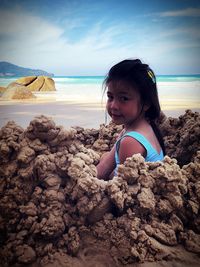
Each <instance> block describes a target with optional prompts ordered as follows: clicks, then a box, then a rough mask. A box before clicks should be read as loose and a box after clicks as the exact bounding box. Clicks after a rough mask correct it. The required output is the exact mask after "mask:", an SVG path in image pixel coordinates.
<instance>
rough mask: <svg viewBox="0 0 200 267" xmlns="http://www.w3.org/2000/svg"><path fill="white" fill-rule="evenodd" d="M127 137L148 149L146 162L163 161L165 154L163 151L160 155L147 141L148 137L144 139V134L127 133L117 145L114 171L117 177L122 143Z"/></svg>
mask: <svg viewBox="0 0 200 267" xmlns="http://www.w3.org/2000/svg"><path fill="white" fill-rule="evenodd" d="M125 136H130V137H132V138H134V139H135V140H137V141H138V142H140V144H142V145H143V147H144V148H145V149H146V157H145V161H150V162H155V161H161V160H163V158H164V154H163V150H162V149H161V151H160V153H158V152H157V151H156V149H155V148H154V147H153V146H152V145H151V143H150V142H149V141H148V140H147V139H146V137H144V136H143V135H142V134H140V133H138V132H135V131H131V132H127V133H125V134H124V135H123V136H122V137H121V138H120V139H119V140H117V142H116V144H115V163H116V168H115V171H114V173H115V175H116V173H117V168H118V165H119V164H120V160H119V155H118V152H119V147H120V142H121V140H122V139H123V138H124V137H125Z"/></svg>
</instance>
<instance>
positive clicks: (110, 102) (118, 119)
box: [106, 82, 145, 127]
mask: <svg viewBox="0 0 200 267" xmlns="http://www.w3.org/2000/svg"><path fill="white" fill-rule="evenodd" d="M107 97H108V99H107V104H106V108H107V111H108V114H109V115H110V117H111V118H112V121H113V122H114V123H116V124H124V126H125V127H126V126H127V127H128V126H131V124H132V123H133V122H134V121H135V120H136V119H138V118H139V117H142V116H143V115H144V110H145V108H144V107H143V105H142V103H141V98H140V94H139V93H138V91H137V90H136V89H134V88H132V87H130V86H129V85H127V84H126V83H124V82H110V83H109V84H108V90H107Z"/></svg>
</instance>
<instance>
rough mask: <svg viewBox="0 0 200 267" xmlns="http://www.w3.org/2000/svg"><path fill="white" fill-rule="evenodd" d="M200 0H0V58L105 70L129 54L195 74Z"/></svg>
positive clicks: (199, 64)
mask: <svg viewBox="0 0 200 267" xmlns="http://www.w3.org/2000/svg"><path fill="white" fill-rule="evenodd" d="M199 55H200V1H199V0H168V1H164V0H148V1H146V0H143V1H142V0H120V1H118V0H100V1H98V0H95V1H94V0H56V1H52V0H12V1H11V0H0V61H7V62H10V63H13V64H16V65H19V66H22V67H27V68H34V69H42V70H46V71H48V72H51V73H54V75H67V76H70V75H106V73H107V72H108V70H109V68H110V67H111V66H112V65H114V64H116V63H117V62H119V61H121V60H123V59H127V58H140V59H141V60H142V61H143V62H145V63H147V64H149V65H150V66H151V67H152V69H153V70H154V71H155V73H156V74H163V75H164V74H197V73H200V56H199Z"/></svg>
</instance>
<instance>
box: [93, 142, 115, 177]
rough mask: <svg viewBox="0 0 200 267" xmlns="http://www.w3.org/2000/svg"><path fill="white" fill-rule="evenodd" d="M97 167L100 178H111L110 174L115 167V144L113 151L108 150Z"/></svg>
mask: <svg viewBox="0 0 200 267" xmlns="http://www.w3.org/2000/svg"><path fill="white" fill-rule="evenodd" d="M96 168H97V177H98V178H99V179H104V180H109V179H110V176H111V174H112V172H113V170H114V169H115V146H114V147H113V148H112V149H111V151H109V152H106V153H105V154H103V156H102V157H101V159H100V162H99V164H98V165H97V166H96Z"/></svg>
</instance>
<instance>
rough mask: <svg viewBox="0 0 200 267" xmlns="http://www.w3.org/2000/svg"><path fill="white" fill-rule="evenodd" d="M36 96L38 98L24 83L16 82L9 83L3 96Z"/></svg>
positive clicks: (30, 97)
mask: <svg viewBox="0 0 200 267" xmlns="http://www.w3.org/2000/svg"><path fill="white" fill-rule="evenodd" d="M34 98H36V96H35V95H34V94H33V93H32V92H31V91H30V90H29V89H27V88H26V87H25V86H24V85H21V84H18V83H15V82H13V83H11V84H10V85H8V87H7V88H6V90H5V92H4V93H3V94H2V96H1V99H2V100H12V99H16V100H17V99H34Z"/></svg>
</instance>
